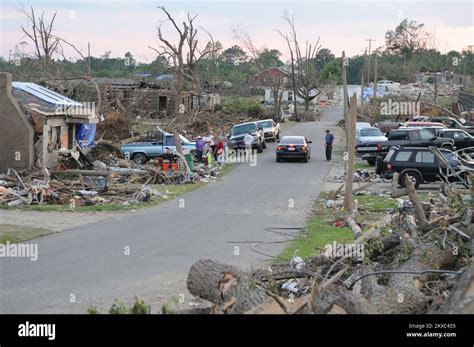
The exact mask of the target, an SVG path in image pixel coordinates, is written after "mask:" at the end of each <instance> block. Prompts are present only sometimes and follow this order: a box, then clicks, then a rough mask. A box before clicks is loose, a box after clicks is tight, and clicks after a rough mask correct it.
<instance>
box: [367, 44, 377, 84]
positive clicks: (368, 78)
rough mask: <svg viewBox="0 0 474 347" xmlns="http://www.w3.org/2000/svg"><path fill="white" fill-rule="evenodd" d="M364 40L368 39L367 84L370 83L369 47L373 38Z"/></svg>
mask: <svg viewBox="0 0 474 347" xmlns="http://www.w3.org/2000/svg"><path fill="white" fill-rule="evenodd" d="M365 41H369V62H368V68H367V85H369V83H370V47H371V44H372V41H375V40H374V39H367V40H365Z"/></svg>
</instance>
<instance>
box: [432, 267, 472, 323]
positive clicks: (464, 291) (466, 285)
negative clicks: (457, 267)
mask: <svg viewBox="0 0 474 347" xmlns="http://www.w3.org/2000/svg"><path fill="white" fill-rule="evenodd" d="M439 313H445V314H473V313H474V259H471V266H469V267H468V268H467V269H466V270H465V271H464V273H463V274H462V275H461V278H460V279H459V281H458V282H457V283H456V284H455V285H454V288H453V290H452V291H451V294H450V296H449V297H448V300H447V301H446V303H445V304H444V305H443V308H442V309H441V311H440V312H439Z"/></svg>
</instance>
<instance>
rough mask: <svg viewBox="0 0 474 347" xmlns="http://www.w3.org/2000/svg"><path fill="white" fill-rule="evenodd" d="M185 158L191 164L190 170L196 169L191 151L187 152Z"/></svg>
mask: <svg viewBox="0 0 474 347" xmlns="http://www.w3.org/2000/svg"><path fill="white" fill-rule="evenodd" d="M184 159H186V164H188V166H189V170H191V171H194V160H193V155H192V154H191V153H188V154H185V155H184Z"/></svg>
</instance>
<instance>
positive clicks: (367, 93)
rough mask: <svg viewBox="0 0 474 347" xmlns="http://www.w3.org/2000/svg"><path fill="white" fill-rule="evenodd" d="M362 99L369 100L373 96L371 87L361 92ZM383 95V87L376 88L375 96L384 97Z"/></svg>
mask: <svg viewBox="0 0 474 347" xmlns="http://www.w3.org/2000/svg"><path fill="white" fill-rule="evenodd" d="M363 93H364V94H363V97H364V99H367V98H371V97H373V96H374V88H373V87H365V88H364V92H363ZM384 95H385V88H384V87H377V96H380V97H382V96H384Z"/></svg>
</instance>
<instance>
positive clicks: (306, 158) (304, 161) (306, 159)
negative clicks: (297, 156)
mask: <svg viewBox="0 0 474 347" xmlns="http://www.w3.org/2000/svg"><path fill="white" fill-rule="evenodd" d="M308 159H309V158H308V155H306V156H305V157H304V158H303V163H307V162H308Z"/></svg>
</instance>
